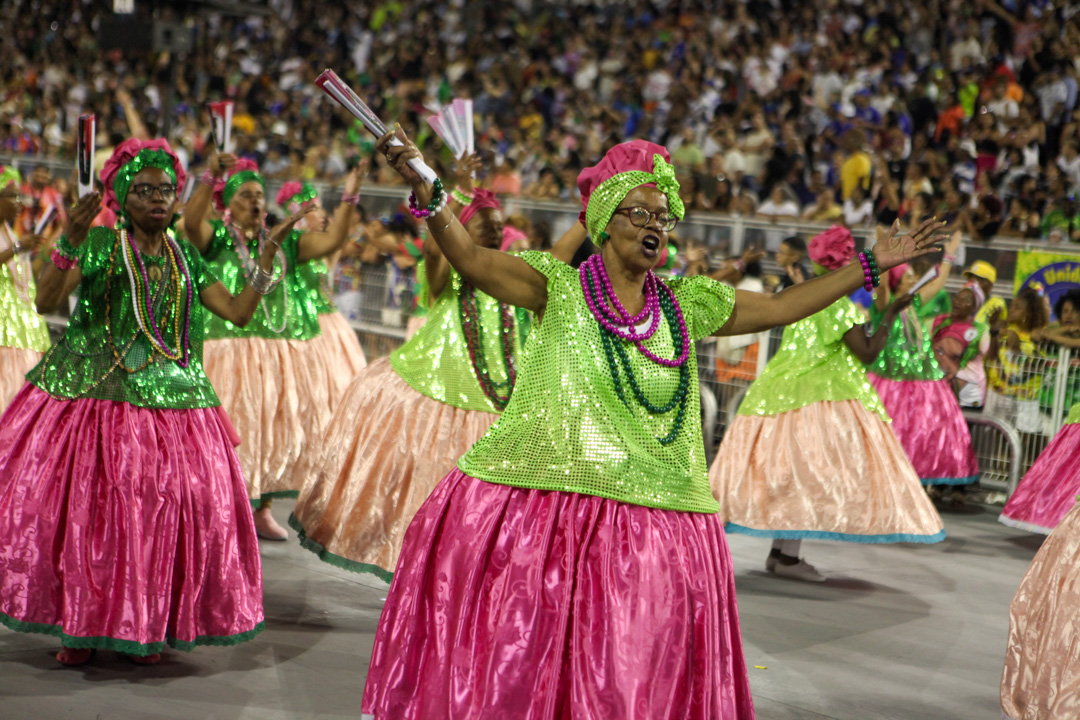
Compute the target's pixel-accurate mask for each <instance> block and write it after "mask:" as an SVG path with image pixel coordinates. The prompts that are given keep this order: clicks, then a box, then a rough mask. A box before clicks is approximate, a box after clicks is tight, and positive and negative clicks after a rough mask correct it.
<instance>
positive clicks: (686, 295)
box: [668, 275, 735, 340]
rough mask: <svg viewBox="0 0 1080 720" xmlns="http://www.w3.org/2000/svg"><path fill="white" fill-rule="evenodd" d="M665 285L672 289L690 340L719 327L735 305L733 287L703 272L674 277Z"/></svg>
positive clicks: (706, 334)
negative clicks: (688, 331)
mask: <svg viewBox="0 0 1080 720" xmlns="http://www.w3.org/2000/svg"><path fill="white" fill-rule="evenodd" d="M668 285H669V286H670V287H671V289H672V290H674V291H675V297H676V298H677V299H678V301H679V305H680V306H681V307H682V311H683V316H684V318H685V320H686V326H687V327H688V328H690V337H691V338H692V339H693V340H700V339H702V338H705V337H709V336H710V335H712V334H713V333H714V332H716V331H717V330H719V329H720V328H722V327H723V326H724V323H726V322H727V321H728V318H730V317H731V311H732V310H733V309H734V308H735V289H734V288H733V287H731V286H730V285H725V284H724V283H720V282H717V281H715V280H712V279H711V278H707V277H705V276H704V275H698V276H697V277H691V278H675V279H674V280H671V281H670V282H668Z"/></svg>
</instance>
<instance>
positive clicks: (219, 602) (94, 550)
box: [0, 385, 263, 655]
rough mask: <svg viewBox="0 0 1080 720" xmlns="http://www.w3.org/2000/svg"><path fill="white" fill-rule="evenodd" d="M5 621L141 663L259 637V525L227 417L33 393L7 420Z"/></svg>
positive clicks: (2, 444) (2, 506) (0, 575)
mask: <svg viewBox="0 0 1080 720" xmlns="http://www.w3.org/2000/svg"><path fill="white" fill-rule="evenodd" d="M0 622H2V623H3V624H5V625H7V626H8V627H10V628H12V629H14V630H19V631H23V632H40V633H45V634H48V635H53V636H55V637H59V638H60V639H61V642H62V643H63V644H64V645H65V646H67V647H71V648H101V649H109V650H118V651H120V652H125V653H131V654H135V655H147V654H152V653H156V652H160V651H161V649H162V648H163V647H164V645H165V644H166V643H167V644H168V645H170V646H172V647H175V648H179V649H181V650H191V649H192V648H194V647H195V646H196V645H230V644H234V643H238V642H242V641H244V640H249V639H251V638H252V637H253V636H254V635H255V634H257V633H258V632H259V631H261V630H262V628H263V607H262V575H261V569H260V564H259V546H258V540H257V539H256V537H255V525H254V522H253V520H252V516H251V507H250V505H249V503H248V499H247V494H246V493H245V490H244V478H243V475H242V474H241V471H240V463H239V462H238V460H237V458H236V453H235V451H234V450H233V446H232V444H231V442H230V441H229V438H228V435H227V431H226V430H225V428H224V427H223V425H222V421H221V417H220V416H219V414H218V413H217V412H216V410H215V409H214V408H208V409H200V410H150V409H147V408H141V407H136V406H134V405H128V404H126V403H121V402H111V401H107V400H91V399H83V400H55V399H53V398H50V397H49V396H48V395H47V394H45V393H44V392H43V391H41V390H40V389H38V388H37V387H34V386H33V385H27V386H26V387H25V388H23V390H22V391H21V392H20V393H19V395H17V396H16V398H15V400H14V401H13V402H12V404H11V406H10V407H9V408H8V410H7V412H6V413H5V414H4V416H3V418H2V419H0Z"/></svg>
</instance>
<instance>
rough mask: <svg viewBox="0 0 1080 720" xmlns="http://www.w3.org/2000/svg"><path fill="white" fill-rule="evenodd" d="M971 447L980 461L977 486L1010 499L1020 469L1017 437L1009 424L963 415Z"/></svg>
mask: <svg viewBox="0 0 1080 720" xmlns="http://www.w3.org/2000/svg"><path fill="white" fill-rule="evenodd" d="M964 419H965V420H967V424H968V429H969V430H971V445H972V447H973V448H974V450H975V457H976V458H977V459H978V461H979V484H980V485H981V486H982V487H984V488H987V489H991V490H997V491H999V492H1003V493H1005V494H1006V495H1012V493H1013V490H1015V489H1016V485H1017V484H1018V483H1019V482H1020V478H1021V469H1022V466H1023V463H1022V455H1023V449H1022V447H1021V440H1020V433H1019V432H1017V430H1016V428H1015V427H1013V426H1012V425H1011V424H1010V423H1007V422H1005V421H1004V420H1002V419H1001V418H997V417H994V416H993V415H984V414H983V413H980V412H972V411H970V410H967V411H964Z"/></svg>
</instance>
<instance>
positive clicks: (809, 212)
mask: <svg viewBox="0 0 1080 720" xmlns="http://www.w3.org/2000/svg"><path fill="white" fill-rule="evenodd" d="M843 214H844V210H843V208H841V207H840V206H839V205H837V204H836V198H835V197H834V195H833V192H832V190H825V191H824V192H820V193H818V196H817V201H816V202H815V203H814V204H813V205H811V206H810V207H808V208H807V209H806V211H805V212H804V213H803V216H802V217H803V220H809V221H811V222H832V221H834V220H837V219H838V218H840V217H841V216H843Z"/></svg>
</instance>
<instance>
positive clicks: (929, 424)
mask: <svg viewBox="0 0 1080 720" xmlns="http://www.w3.org/2000/svg"><path fill="white" fill-rule="evenodd" d="M867 377H868V378H870V384H872V385H873V386H874V389H876V390H877V392H878V395H879V396H880V397H881V402H882V403H884V405H885V411H886V412H888V413H889V417H890V418H892V429H893V432H895V433H896V437H898V438H899V439H900V444H901V445H902V446H903V448H904V452H906V453H907V456H908V458H909V459H910V460H911V464H912V465H913V466H914V467H915V472H916V473H918V475H919V479H920V480H921V481H922V484H923V485H967V484H968V483H973V482H975V481H976V480H978V479H979V463H978V460H976V458H975V449H974V448H973V447H972V445H971V431H970V430H968V426H967V421H965V420H964V413H963V411H962V410H960V403H958V402H957V401H956V396H955V395H954V394H953V391H952V389H951V388H950V387H949V384H948V383H947V382H945V381H944V380H887V379H886V378H883V377H879V376H877V375H875V374H873V373H867Z"/></svg>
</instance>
